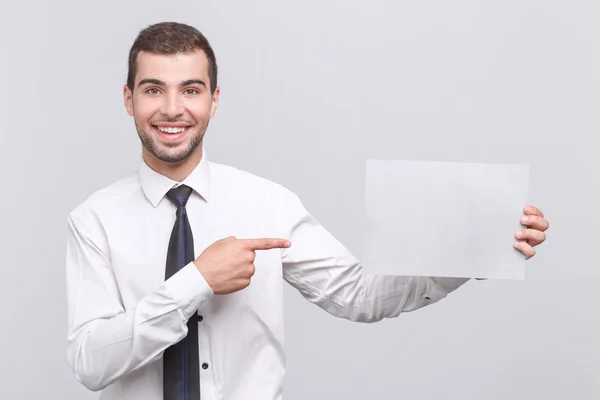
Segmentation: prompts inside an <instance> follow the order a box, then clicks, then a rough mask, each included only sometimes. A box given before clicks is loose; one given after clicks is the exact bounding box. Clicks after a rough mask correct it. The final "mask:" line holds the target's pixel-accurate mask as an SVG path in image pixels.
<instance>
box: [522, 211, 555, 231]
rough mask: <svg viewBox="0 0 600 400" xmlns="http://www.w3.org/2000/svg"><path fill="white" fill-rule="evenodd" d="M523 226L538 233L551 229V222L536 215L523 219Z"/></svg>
mask: <svg viewBox="0 0 600 400" xmlns="http://www.w3.org/2000/svg"><path fill="white" fill-rule="evenodd" d="M521 224H523V225H525V226H527V227H529V228H531V229H536V230H538V231H542V232H544V231H546V230H548V228H550V222H548V220H547V219H545V218H542V217H538V216H535V215H528V216H524V217H522V218H521Z"/></svg>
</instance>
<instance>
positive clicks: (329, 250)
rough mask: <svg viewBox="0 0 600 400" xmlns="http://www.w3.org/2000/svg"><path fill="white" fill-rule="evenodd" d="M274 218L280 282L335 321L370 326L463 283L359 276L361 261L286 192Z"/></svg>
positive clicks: (422, 278) (455, 279)
mask: <svg viewBox="0 0 600 400" xmlns="http://www.w3.org/2000/svg"><path fill="white" fill-rule="evenodd" d="M279 219H280V221H281V222H282V223H283V226H284V227H285V229H286V232H287V235H288V236H287V237H288V238H289V240H290V241H291V247H289V248H287V249H284V250H282V261H283V274H284V279H285V280H286V281H287V282H288V283H289V284H290V285H292V286H293V287H294V288H296V289H297V290H298V291H299V292H300V293H301V294H302V296H304V298H306V299H307V300H309V301H310V302H312V303H314V304H316V305H318V306H319V307H321V308H322V309H323V310H325V311H327V312H328V313H330V314H332V315H335V316H337V317H341V318H346V319H349V320H352V321H358V322H376V321H379V320H381V319H383V318H393V317H397V316H398V315H400V314H401V313H403V312H409V311H413V310H417V309H419V308H422V307H425V306H427V305H430V304H433V303H436V302H437V301H439V300H441V299H443V298H445V297H446V296H447V294H449V293H451V292H452V291H454V290H456V289H457V288H458V287H460V286H461V285H463V284H464V283H465V282H467V281H468V280H469V279H463V278H436V277H418V276H384V275H370V274H365V272H364V269H363V265H362V264H361V262H360V261H359V260H358V259H357V258H356V257H354V256H353V254H352V253H351V252H350V251H349V250H348V249H347V248H346V247H345V246H344V245H342V244H341V243H340V242H339V241H338V240H336V239H335V237H334V236H333V235H332V234H331V233H329V232H328V231H327V230H326V229H325V228H324V227H323V226H321V225H320V224H319V222H318V221H317V220H316V219H315V218H314V217H313V216H312V215H311V214H310V213H309V212H308V211H307V210H306V209H305V208H304V207H303V205H302V203H301V202H300V200H299V199H298V197H297V196H296V195H295V194H293V193H291V192H288V193H287V194H286V197H285V200H284V201H283V202H282V203H281V207H280V214H279Z"/></svg>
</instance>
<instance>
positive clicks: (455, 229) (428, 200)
mask: <svg viewBox="0 0 600 400" xmlns="http://www.w3.org/2000/svg"><path fill="white" fill-rule="evenodd" d="M366 167H367V170H366V198H365V200H366V212H367V230H366V232H365V238H364V254H363V257H362V261H363V264H364V268H365V271H366V272H367V273H374V274H383V275H410V276H437V277H440V276H443V277H462V278H487V279H517V280H522V279H524V277H525V264H526V262H525V257H524V255H523V254H522V253H521V252H519V251H518V250H517V249H515V248H514V247H513V243H514V242H515V241H516V238H515V233H516V232H517V231H518V230H520V229H523V228H524V227H523V226H522V225H521V224H520V218H521V217H522V216H523V207H524V206H525V205H526V204H527V197H528V192H529V166H528V165H506V164H483V163H456V162H439V161H407V160H372V159H368V160H367V165H366Z"/></svg>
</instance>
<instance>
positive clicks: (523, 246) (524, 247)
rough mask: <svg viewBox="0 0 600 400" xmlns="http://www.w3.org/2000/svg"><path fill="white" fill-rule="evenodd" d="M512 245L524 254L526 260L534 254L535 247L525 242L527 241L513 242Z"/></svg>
mask: <svg viewBox="0 0 600 400" xmlns="http://www.w3.org/2000/svg"><path fill="white" fill-rule="evenodd" d="M514 247H515V248H516V249H517V250H519V251H520V252H521V253H523V254H524V255H525V259H526V260H529V259H530V258H531V257H533V256H535V249H534V248H533V247H531V246H530V245H529V244H527V242H515V244H514Z"/></svg>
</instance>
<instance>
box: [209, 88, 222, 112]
mask: <svg viewBox="0 0 600 400" xmlns="http://www.w3.org/2000/svg"><path fill="white" fill-rule="evenodd" d="M220 95H221V88H220V87H219V86H217V87H216V89H215V92H214V93H213V94H212V104H211V106H210V117H211V118H212V117H214V116H215V113H216V112H217V108H218V107H219V96H220Z"/></svg>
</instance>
